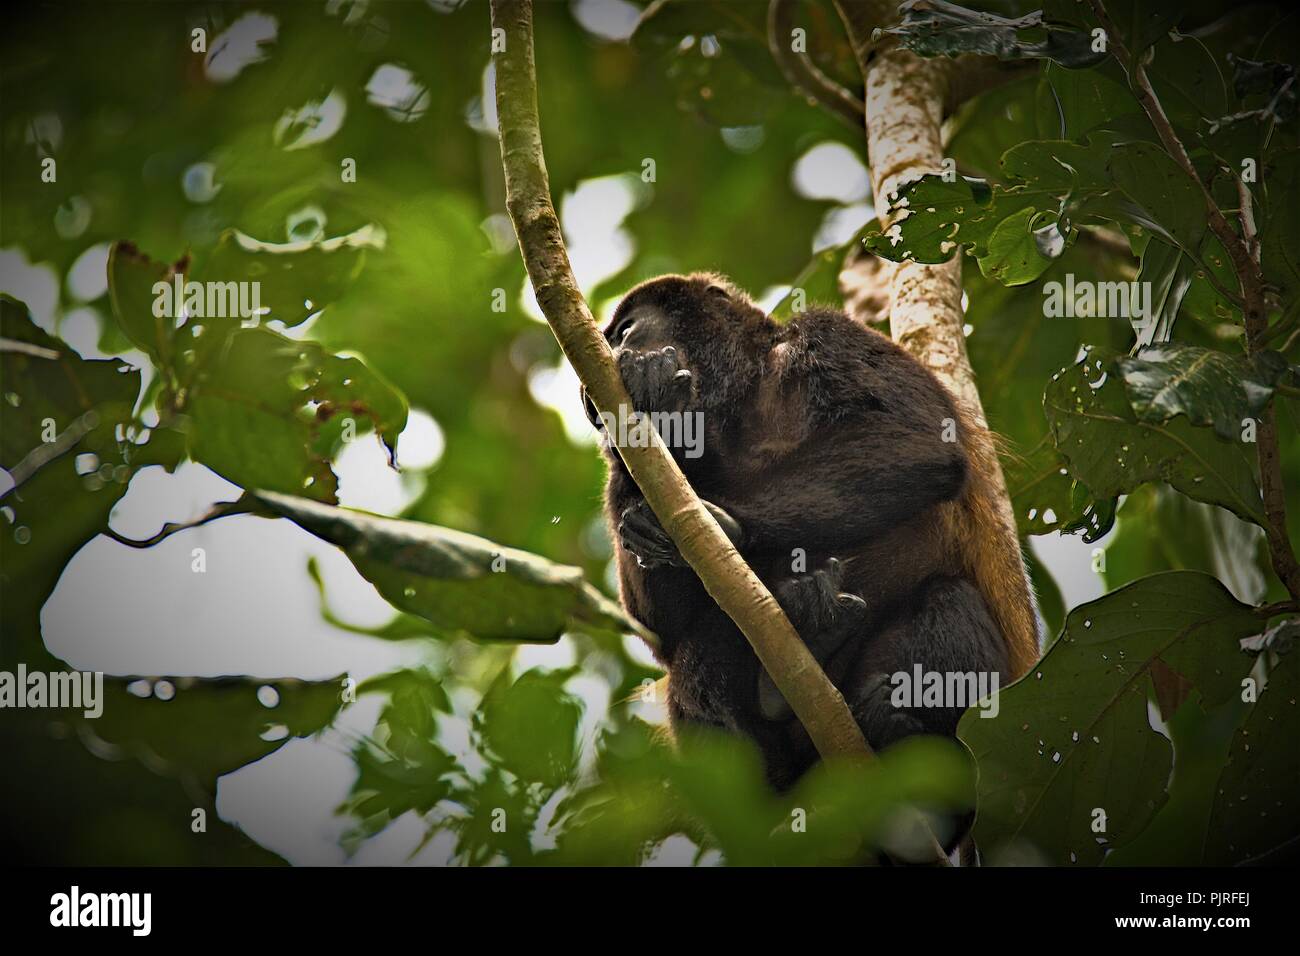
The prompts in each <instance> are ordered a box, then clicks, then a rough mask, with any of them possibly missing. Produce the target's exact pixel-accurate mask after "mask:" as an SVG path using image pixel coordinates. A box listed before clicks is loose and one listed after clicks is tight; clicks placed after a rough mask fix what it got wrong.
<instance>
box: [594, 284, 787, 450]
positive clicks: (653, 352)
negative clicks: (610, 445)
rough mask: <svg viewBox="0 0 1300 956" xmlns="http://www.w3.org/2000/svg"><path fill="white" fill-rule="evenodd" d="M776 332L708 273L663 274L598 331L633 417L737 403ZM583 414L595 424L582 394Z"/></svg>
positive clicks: (735, 292)
mask: <svg viewBox="0 0 1300 956" xmlns="http://www.w3.org/2000/svg"><path fill="white" fill-rule="evenodd" d="M778 337H779V329H778V327H777V326H776V324H775V323H774V322H773V321H772V320H771V319H769V318H768V317H767V316H766V315H765V314H764V313H763V312H762V310H760V309H759V308H758V307H757V306H755V305H754V304H753V302H751V301H750V300H749V297H748V296H746V295H745V294H744V293H743V292H741V291H740V290H738V289H736V288H735V287H734V286H732V285H731V283H730V282H728V281H727V280H726V279H724V278H722V277H721V276H718V275H713V274H709V273H695V274H693V275H689V276H679V275H668V276H660V277H659V278H657V279H651V280H650V281H648V282H644V283H642V284H641V285H639V286H637V287H636V288H634V289H633V290H632V291H631V292H629V293H628V294H627V295H626V296H624V298H623V301H622V302H620V303H619V305H618V308H617V309H616V310H615V311H614V316H613V318H611V319H610V321H609V324H608V325H607V326H606V327H605V340H606V341H607V342H609V346H610V348H611V349H612V350H613V352H614V359H615V361H616V362H617V363H618V366H619V371H620V372H621V373H622V375H623V382H624V384H625V385H626V386H627V389H628V393H629V395H631V397H632V403H633V406H634V407H635V408H636V410H637V411H641V412H683V413H685V412H691V411H710V410H714V409H719V408H725V407H727V405H728V403H733V402H735V401H737V400H738V399H739V398H740V395H739V394H738V391H739V390H742V389H743V388H744V387H747V386H748V385H752V384H753V383H754V382H755V381H756V380H757V377H758V375H759V374H760V372H761V368H762V362H763V357H764V356H765V355H766V353H767V351H768V350H769V349H770V348H771V347H772V345H773V344H775V342H776V340H777V338H778ZM582 399H583V405H584V407H585V408H586V410H587V417H588V418H590V419H591V421H592V424H594V425H595V426H596V427H597V428H600V427H601V422H600V419H599V418H598V417H597V414H596V408H595V406H594V404H593V403H592V402H591V400H590V399H589V398H587V395H586V392H585V390H584V391H583V393H582Z"/></svg>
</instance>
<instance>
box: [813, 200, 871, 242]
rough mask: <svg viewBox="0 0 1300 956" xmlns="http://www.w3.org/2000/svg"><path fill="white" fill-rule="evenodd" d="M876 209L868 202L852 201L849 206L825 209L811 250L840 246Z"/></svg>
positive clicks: (856, 232) (854, 233)
mask: <svg viewBox="0 0 1300 956" xmlns="http://www.w3.org/2000/svg"><path fill="white" fill-rule="evenodd" d="M875 214H876V211H875V209H873V208H872V207H871V204H870V203H865V202H862V203H854V204H853V205H851V206H835V207H832V208H831V209H828V210H826V215H825V216H824V217H822V224H821V225H820V226H818V227H817V233H816V234H815V235H814V236H813V243H812V247H813V252H815V253H816V252H821V251H822V250H823V249H833V248H835V247H836V246H842V245H844V244H845V243H846V242H848V241H849V240H850V239H852V238H853V237H854V236H856V235H857V234H858V231H859V230H860V229H861V228H862V227H863V226H865V225H866V224H867V223H869V222H870V221H871V219H872V217H873V216H875Z"/></svg>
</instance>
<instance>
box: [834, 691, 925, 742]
mask: <svg viewBox="0 0 1300 956" xmlns="http://www.w3.org/2000/svg"><path fill="white" fill-rule="evenodd" d="M893 692H894V688H893V685H892V684H891V683H890V681H889V675H887V674H875V675H873V676H872V677H871V678H869V679H868V680H867V682H866V684H865V685H864V686H863V688H862V691H861V692H860V694H859V695H858V697H857V699H856V700H854V701H851V702H850V707H849V709H850V710H851V711H852V712H853V716H854V718H855V719H856V720H857V722H858V726H859V727H861V728H862V735H863V736H864V737H866V738H867V743H868V744H870V745H871V749H872V750H876V751H880V750H884V749H885V748H886V747H888V746H889V745H890V744H893V743H897V742H898V741H900V740H902V739H903V738H904V737H910V736H912V735H913V734H923V733H925V732H926V729H927V728H926V726H925V724H924V723H923V722H922V721H921V719H920V718H919V717H917V716H916V715H915V714H914V713H912V711H911V710H910V709H909V708H907V707H896V706H895V705H894V703H893V700H892V698H893Z"/></svg>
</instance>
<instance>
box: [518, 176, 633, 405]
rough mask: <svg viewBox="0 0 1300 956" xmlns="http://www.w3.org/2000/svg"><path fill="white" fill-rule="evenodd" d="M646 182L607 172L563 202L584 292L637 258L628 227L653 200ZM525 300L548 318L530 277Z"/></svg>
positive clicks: (563, 220)
mask: <svg viewBox="0 0 1300 956" xmlns="http://www.w3.org/2000/svg"><path fill="white" fill-rule="evenodd" d="M642 186H643V184H642V183H641V181H640V180H639V179H638V178H637V177H636V176H633V175H630V174H622V175H617V176H601V177H599V178H597V179H587V180H584V181H582V182H581V183H579V184H578V185H577V187H576V188H575V189H574V190H573V191H572V192H569V193H565V195H564V198H563V199H562V200H561V201H560V224H561V226H562V227H563V229H564V239H565V242H566V244H567V245H568V248H569V261H570V262H571V263H572V264H573V275H574V278H576V279H577V280H578V287H579V288H580V289H582V291H583V292H584V294H589V293H590V292H591V290H592V289H594V288H595V287H596V286H597V285H598V284H599V283H601V282H603V281H604V280H605V279H608V278H609V277H610V276H612V275H614V274H616V273H618V272H621V271H622V270H623V269H625V268H626V267H627V264H628V263H629V262H631V261H632V256H633V254H634V253H635V251H636V242H635V240H634V239H633V238H632V235H631V233H629V232H628V231H627V230H626V229H624V228H623V220H624V219H626V218H627V216H628V214H629V213H631V212H632V211H633V210H634V209H636V208H637V207H638V206H640V205H641V204H642V203H643V202H644V201H645V200H646V199H648V198H649V190H645V189H643V188H642ZM520 299H521V303H522V306H523V310H524V312H525V313H526V314H527V315H529V316H531V317H532V318H534V319H536V320H537V321H539V322H544V321H546V320H545V317H544V316H543V315H542V310H541V309H540V308H538V306H537V299H536V297H535V296H534V294H533V287H532V283H531V282H529V281H528V279H527V278H525V279H524V288H523V291H522V293H521V296H520ZM584 420H585V419H584Z"/></svg>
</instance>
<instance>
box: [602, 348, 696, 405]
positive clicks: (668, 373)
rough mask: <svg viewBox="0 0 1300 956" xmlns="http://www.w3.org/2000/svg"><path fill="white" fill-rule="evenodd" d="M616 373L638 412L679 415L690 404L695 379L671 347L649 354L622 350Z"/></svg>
mask: <svg viewBox="0 0 1300 956" xmlns="http://www.w3.org/2000/svg"><path fill="white" fill-rule="evenodd" d="M618 370H619V372H620V374H622V376H623V384H624V385H625V386H627V392H628V394H629V395H630V396H632V407H633V408H635V409H636V410H637V411H639V412H681V411H685V410H686V406H687V405H689V404H690V401H691V392H692V389H693V387H694V378H695V377H694V375H692V374H691V370H690V369H688V368H684V367H683V366H682V363H681V359H680V358H679V357H678V355H677V349H675V348H673V347H672V346H671V345H668V346H665V347H664V348H661V349H654V350H652V351H649V352H637V351H634V350H631V349H623V350H622V351H620V352H619V353H618Z"/></svg>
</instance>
